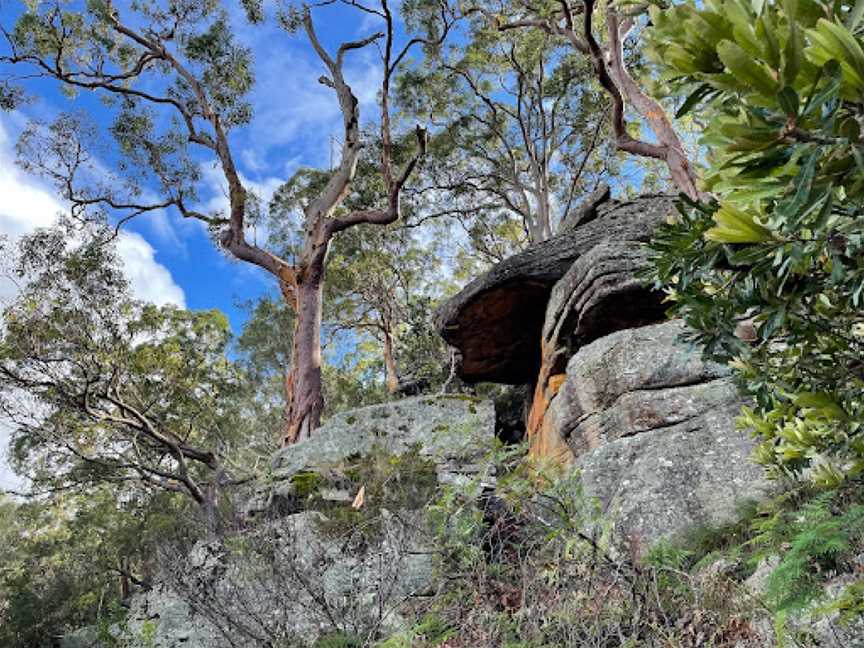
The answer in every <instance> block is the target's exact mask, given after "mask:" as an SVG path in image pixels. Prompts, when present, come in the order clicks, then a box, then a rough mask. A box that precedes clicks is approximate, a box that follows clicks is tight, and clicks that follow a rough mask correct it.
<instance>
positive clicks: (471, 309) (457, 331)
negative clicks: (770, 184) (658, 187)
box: [435, 195, 673, 384]
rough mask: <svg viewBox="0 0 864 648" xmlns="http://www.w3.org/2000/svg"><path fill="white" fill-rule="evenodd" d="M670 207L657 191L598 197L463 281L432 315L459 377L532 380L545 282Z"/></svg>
mask: <svg viewBox="0 0 864 648" xmlns="http://www.w3.org/2000/svg"><path fill="white" fill-rule="evenodd" d="M672 210H673V206H672V198H671V197H670V196H662V195H648V196H642V197H640V198H637V199H635V200H632V201H627V202H616V201H609V202H606V203H603V204H602V205H600V206H599V207H598V208H597V217H596V218H594V219H593V220H591V221H590V222H587V223H585V224H583V225H581V226H579V227H577V228H576V229H574V230H570V231H565V232H563V233H562V234H559V235H558V236H555V237H553V238H552V239H549V240H548V241H544V242H543V243H539V244H537V245H534V246H532V247H530V248H528V249H527V250H525V251H524V252H522V253H520V254H517V255H515V256H513V257H511V258H509V259H507V260H505V261H503V262H502V263H499V264H498V265H496V266H495V267H494V268H492V270H491V271H489V272H488V273H487V274H486V275H483V276H482V277H479V278H477V279H475V280H474V281H472V282H471V283H470V284H468V285H467V286H466V287H465V288H464V289H463V290H462V291H461V292H460V293H459V294H457V295H456V296H455V297H453V298H452V299H450V300H449V301H448V302H446V303H445V304H444V305H443V306H441V308H439V310H438V312H437V313H436V316H435V321H436V325H437V327H438V329H439V331H440V332H441V334H442V336H443V337H444V339H445V340H446V341H447V342H448V343H449V344H450V345H452V346H454V347H456V348H458V349H459V351H460V352H461V354H462V365H461V371H460V375H461V376H462V378H464V379H465V380H468V381H472V382H476V381H483V380H486V381H493V382H501V383H508V384H526V383H532V382H534V381H535V380H536V378H537V372H538V369H539V367H540V358H541V352H540V340H541V332H542V330H543V323H544V320H545V313H546V306H547V304H548V302H549V297H550V294H551V292H552V287H553V285H554V284H555V283H556V282H557V281H558V280H559V279H561V278H562V277H563V276H564V275H565V273H567V271H568V270H569V269H570V268H571V266H573V263H574V261H576V260H577V259H578V258H579V257H581V256H583V255H585V254H587V253H588V252H590V251H591V250H592V249H593V248H594V247H596V246H598V245H600V244H602V243H607V242H612V241H614V242H617V243H621V244H625V245H626V242H630V244H631V247H632V248H636V247H638V245H636V244H638V243H640V242H645V241H647V240H648V239H649V238H650V237H651V235H652V234H653V232H654V231H655V230H656V228H657V227H658V226H659V225H660V224H661V223H663V222H664V221H665V219H666V217H667V216H668V215H669V213H671V212H672ZM586 271H587V268H586ZM586 285H587V284H586ZM607 330H608V329H607Z"/></svg>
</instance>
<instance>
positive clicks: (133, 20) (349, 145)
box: [2, 0, 447, 443]
mask: <svg viewBox="0 0 864 648" xmlns="http://www.w3.org/2000/svg"><path fill="white" fill-rule="evenodd" d="M221 4H222V3H220V2H218V1H217V0H205V1H201V0H147V1H145V2H136V3H132V4H130V5H124V6H123V7H122V8H121V6H120V5H118V4H115V3H114V2H113V1H112V0H96V1H95V2H88V3H86V6H85V7H84V8H82V9H80V10H75V9H73V8H71V7H70V6H69V5H67V4H66V3H65V2H62V1H61V0H50V1H47V2H38V3H33V4H32V5H30V7H29V8H28V10H27V11H26V12H25V13H24V14H23V15H22V16H21V18H20V20H19V21H18V23H17V24H16V26H15V28H14V30H12V31H11V33H9V34H7V40H8V44H9V47H10V49H11V52H10V53H9V54H8V55H5V56H3V57H2V60H3V61H4V62H5V63H7V64H11V65H13V66H21V67H22V68H25V69H24V70H22V72H21V74H20V75H19V76H21V77H32V76H41V77H47V78H49V79H53V80H55V81H57V82H58V83H59V84H60V85H61V87H62V88H63V89H64V90H65V91H67V92H70V93H78V92H93V93H96V94H98V95H99V96H100V98H102V99H104V100H105V101H106V103H108V104H109V105H110V106H112V107H113V108H114V115H115V119H114V122H113V124H112V125H111V126H110V127H108V128H106V129H98V128H96V129H93V130H92V131H89V130H87V129H85V128H83V125H82V123H81V120H80V119H78V118H76V117H71V116H69V115H64V116H62V117H61V118H60V119H59V120H58V121H57V122H56V123H55V124H53V125H52V126H51V127H50V128H47V129H44V128H41V129H32V130H31V131H30V137H29V145H28V146H25V147H23V149H22V150H23V151H24V154H25V156H24V157H25V164H26V165H27V166H28V167H29V168H30V169H32V170H34V171H38V172H41V173H43V174H45V175H47V176H48V177H49V178H51V179H53V180H54V181H55V182H56V185H57V187H58V190H59V191H60V192H61V195H62V197H63V199H64V200H65V201H67V202H68V203H69V204H70V205H71V208H72V213H73V215H74V216H75V217H77V218H104V217H105V216H106V215H107V216H111V217H113V218H115V219H117V220H118V221H119V222H123V221H125V220H127V219H129V218H135V217H139V216H141V215H144V214H148V213H154V212H157V211H159V210H166V209H172V210H175V211H176V212H177V213H179V214H180V215H182V216H183V217H185V218H191V219H197V220H200V221H203V222H204V223H205V224H206V225H207V226H208V227H209V228H210V229H211V231H212V232H213V236H214V239H215V241H216V242H217V243H218V245H219V246H220V247H221V248H222V249H224V250H225V251H227V252H228V253H229V254H230V255H231V256H233V257H234V258H236V259H238V260H240V261H243V262H246V263H250V264H253V265H255V266H257V267H258V268H260V269H262V270H264V271H265V272H267V273H269V274H270V275H271V276H272V277H273V278H274V280H275V281H276V282H277V284H278V286H279V288H280V290H281V293H282V295H283V296H284V299H285V300H286V302H287V303H288V304H289V305H290V306H291V308H292V310H293V311H294V312H295V315H296V318H295V326H294V332H293V337H292V342H293V350H292V361H291V369H290V373H289V375H288V376H287V379H286V391H287V393H288V406H287V411H286V416H285V418H286V421H285V430H284V435H283V442H284V443H291V442H294V441H296V440H298V439H300V438H304V437H308V436H309V435H310V434H311V432H312V431H313V430H314V429H315V428H316V427H317V426H318V425H319V422H320V416H321V411H322V408H323V399H322V395H321V342H320V330H321V315H322V292H323V284H324V270H325V261H326V257H327V252H328V249H329V246H330V243H331V241H332V240H333V238H334V236H336V235H338V234H339V233H340V232H343V231H345V230H347V229H349V228H351V227H354V226H356V225H360V224H374V225H385V224H388V223H392V222H394V221H396V220H398V219H399V217H400V211H401V206H400V195H401V192H402V189H403V187H404V186H405V184H406V183H407V182H408V180H409V178H410V177H411V174H412V172H413V170H414V168H415V166H416V165H417V163H418V161H419V159H420V158H421V156H422V155H423V153H424V151H425V142H426V138H425V132H424V131H422V129H418V141H417V143H416V145H415V147H414V151H413V154H412V155H410V156H409V157H408V159H407V160H406V161H405V163H404V164H403V165H401V167H400V168H395V167H394V164H393V162H392V146H393V144H392V137H393V136H392V133H391V131H392V119H391V109H390V100H391V97H390V95H391V90H390V86H391V79H392V78H393V77H394V75H395V74H396V73H397V71H398V69H399V68H400V66H401V65H402V64H403V63H404V62H405V60H406V56H407V54H408V51H409V50H410V48H412V47H414V46H415V45H420V44H424V43H425V44H426V45H434V43H433V42H432V41H433V40H435V39H438V38H441V37H443V35H444V33H445V32H446V28H447V25H446V24H444V25H443V26H441V27H439V28H438V32H437V34H436V35H434V36H432V37H430V39H431V40H428V41H427V40H424V39H411V40H409V41H407V42H406V43H404V44H400V43H397V40H398V34H397V30H396V29H395V27H394V23H395V20H394V16H393V12H392V10H391V8H390V6H389V3H388V1H387V0H380V2H379V3H377V4H375V5H372V6H365V5H360V4H358V3H353V2H346V3H344V4H346V5H348V6H350V7H351V8H352V10H356V11H358V12H360V13H361V14H362V16H363V17H364V18H365V19H374V20H375V21H376V22H377V23H378V24H379V25H380V26H381V31H379V32H376V33H373V34H371V35H369V36H368V37H364V38H361V39H359V40H356V41H347V42H343V43H341V44H340V45H339V46H338V47H336V49H335V51H329V50H328V49H327V47H325V45H324V44H323V43H322V42H321V40H320V39H319V37H318V33H317V31H316V27H315V23H314V21H313V9H312V8H309V7H301V8H299V9H298V8H292V9H289V10H286V11H285V12H284V13H283V14H282V15H281V24H282V25H283V26H284V27H285V28H286V29H287V30H288V31H289V32H293V31H298V30H302V31H303V32H304V33H305V35H306V38H307V40H308V42H309V44H310V46H311V48H312V50H313V51H314V52H315V54H316V56H317V57H318V59H319V60H320V62H321V64H322V65H323V67H324V69H325V73H324V74H323V75H322V76H321V77H320V78H319V79H318V82H319V83H321V84H323V85H324V86H326V87H328V88H330V89H332V90H333V92H334V94H335V97H336V100H337V102H338V105H339V108H340V111H341V118H342V119H341V121H342V131H343V132H342V138H341V141H342V147H341V157H340V160H339V162H338V164H337V165H336V167H335V169H333V170H332V171H331V172H330V173H329V174H328V179H327V182H326V184H325V185H324V187H323V188H322V190H321V192H320V194H318V195H317V196H316V197H315V199H314V200H312V201H310V202H309V204H308V205H307V208H306V209H305V211H304V213H303V216H302V223H300V224H299V229H300V231H301V232H302V245H301V247H300V248H299V250H298V254H297V255H296V256H295V257H294V258H283V257H281V256H279V254H278V251H273V250H269V249H266V248H265V247H262V246H261V245H259V244H258V243H257V242H256V241H255V240H254V238H253V237H250V236H248V235H247V234H248V230H249V228H250V227H251V226H253V225H254V224H255V220H256V218H257V217H258V215H259V213H260V210H259V205H258V201H256V200H255V198H254V196H253V195H251V194H250V192H249V190H248V188H247V187H246V186H245V185H244V181H243V179H242V177H241V174H240V172H239V170H238V167H237V164H236V161H235V160H236V155H235V151H234V149H233V147H232V141H231V138H230V133H231V132H232V130H233V129H236V128H237V127H239V126H242V125H244V124H247V123H248V122H249V121H250V120H251V119H252V118H253V114H254V107H253V106H251V105H250V104H249V102H248V100H247V94H248V92H249V90H250V89H251V88H252V87H253V83H254V79H253V74H252V54H251V52H250V50H249V49H248V48H246V47H244V46H243V45H242V44H240V43H239V42H238V41H237V39H236V37H235V35H234V34H233V33H232V29H231V24H230V21H229V18H228V15H227V12H226V11H225V10H224V9H223V7H222V6H221ZM243 4H244V6H245V8H246V9H247V13H248V15H249V17H250V18H251V19H253V20H260V19H262V17H263V11H262V3H261V2H256V1H255V0H249V1H246V2H244V3H243ZM433 31H434V30H433ZM372 46H374V47H375V51H377V52H379V54H380V57H379V59H378V62H379V65H380V72H381V85H380V90H379V104H380V113H379V115H378V116H377V118H378V124H379V126H380V146H379V158H380V164H379V171H380V174H381V178H382V183H383V185H384V187H385V189H386V191H385V200H384V201H383V203H381V204H379V205H375V206H370V207H368V208H365V209H362V210H358V211H350V212H346V211H340V212H339V213H338V215H337V211H339V207H340V205H341V203H342V201H343V200H344V198H345V196H346V194H347V193H348V191H349V190H350V187H351V184H352V182H353V180H354V176H355V173H356V168H357V161H358V157H359V154H360V151H361V149H362V146H363V142H362V141H361V130H360V118H361V116H360V108H359V101H358V100H357V97H356V95H355V93H354V91H353V89H352V88H351V86H350V85H349V84H348V82H347V81H346V79H345V74H344V68H345V60H346V57H347V56H348V55H350V54H351V53H353V52H356V51H357V50H361V49H364V48H369V47H372ZM288 63H289V62H288V61H286V64H288ZM106 134H110V135H111V136H112V137H113V140H114V142H115V143H116V145H117V146H116V151H114V152H113V153H112V155H109V156H105V157H103V158H101V159H97V158H96V157H94V156H95V153H94V150H95V149H94V142H93V140H97V139H98V136H100V135H106ZM202 162H208V163H215V165H216V166H217V168H218V169H219V170H220V172H221V174H222V176H223V177H224V181H225V184H226V185H227V198H228V209H227V212H226V213H216V214H212V213H204V212H203V211H201V210H200V209H196V205H197V204H198V188H199V186H200V183H201V181H202V178H201V168H202ZM106 165H108V166H113V168H108V169H106V168H105V166H106Z"/></svg>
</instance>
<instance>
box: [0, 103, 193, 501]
mask: <svg viewBox="0 0 864 648" xmlns="http://www.w3.org/2000/svg"><path fill="white" fill-rule="evenodd" d="M16 121H20V120H19V118H18V117H17V116H15V117H12V118H9V117H8V116H5V115H0V236H2V235H5V236H6V237H8V238H9V240H10V241H15V240H16V239H18V238H20V237H21V236H24V235H26V234H28V233H30V232H32V231H34V230H35V229H37V228H39V227H47V226H50V225H51V224H52V223H53V222H55V221H56V219H57V215H58V214H59V213H61V212H62V211H63V205H62V204H61V202H60V201H59V200H57V198H55V197H54V195H52V193H51V191H50V190H49V189H47V188H46V187H45V186H44V185H42V184H41V183H40V182H39V181H38V180H37V179H35V178H32V177H30V176H28V175H26V174H24V173H23V172H21V171H20V170H19V169H18V168H17V167H16V166H15V163H14V162H15V154H14V142H13V141H12V136H11V134H10V131H11V130H12V128H10V127H12V126H13V124H14V122H16ZM117 249H118V252H119V255H120V258H121V260H122V262H123V269H124V272H125V274H126V276H127V277H128V279H129V282H130V284H131V287H132V291H133V293H134V294H135V296H136V297H138V298H139V299H144V300H146V301H150V302H153V303H155V304H160V305H161V304H176V305H178V306H181V307H183V306H185V304H186V298H185V295H184V293H183V289H182V288H180V286H178V285H177V284H176V283H175V282H174V280H173V278H172V277H171V273H170V272H169V271H168V269H167V268H166V267H165V266H163V265H161V264H160V263H158V262H157V261H156V258H155V250H154V249H153V247H152V246H151V245H150V244H149V243H148V242H147V241H146V240H144V238H143V237H142V236H141V235H140V234H137V233H135V232H129V231H121V233H120V236H119V237H118V242H117ZM17 291H18V287H17V285H16V284H15V282H14V281H13V280H12V279H10V278H8V277H4V276H3V275H2V274H0V302H2V301H4V300H6V299H9V298H11V297H14V295H15V294H16V293H17ZM9 432H10V431H9V426H8V423H7V422H4V421H3V420H2V419H0V489H11V490H15V489H21V488H22V487H23V486H24V483H23V482H22V481H21V479H20V478H19V477H18V476H17V475H15V474H14V473H13V472H12V471H11V469H10V468H9V466H8V465H7V463H6V461H5V457H4V456H3V450H2V449H5V447H6V444H7V441H8V438H9Z"/></svg>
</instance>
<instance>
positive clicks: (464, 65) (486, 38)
mask: <svg viewBox="0 0 864 648" xmlns="http://www.w3.org/2000/svg"><path fill="white" fill-rule="evenodd" d="M460 6H461V5H460ZM436 10H437V9H436V7H435V6H424V5H422V4H421V5H420V6H419V7H416V8H415V9H414V11H413V12H412V13H409V14H408V18H409V21H411V22H412V23H416V28H417V29H422V24H423V23H422V18H423V17H425V16H428V13H427V12H432V11H436ZM451 11H453V12H454V16H456V17H458V19H459V24H460V26H461V32H460V38H459V39H458V41H459V42H456V40H455V39H454V42H452V43H451V44H450V45H449V46H448V47H446V48H441V49H440V50H439V51H438V52H437V56H434V57H429V58H427V59H426V60H425V61H424V65H423V66H422V67H418V68H411V69H407V70H405V72H404V73H403V74H402V75H401V77H400V91H401V92H402V95H403V100H404V103H405V104H406V105H409V106H411V108H412V110H414V111H415V112H416V113H417V114H422V115H424V116H426V115H430V116H431V118H432V120H433V123H435V124H436V126H438V131H437V132H436V138H435V140H434V141H433V145H432V148H431V153H432V154H433V155H435V156H436V158H440V161H439V163H438V164H435V165H432V167H431V169H430V170H429V172H428V174H427V175H428V177H424V178H423V182H422V183H418V184H420V187H422V189H418V193H420V194H421V196H422V195H424V194H425V195H427V196H429V198H430V200H429V201H428V202H429V205H428V206H427V209H426V210H425V211H426V212H427V213H432V214H446V215H450V216H456V217H459V218H461V219H463V220H473V221H474V222H472V224H471V233H472V234H474V235H475V238H478V242H479V243H481V246H482V243H483V242H484V240H485V239H484V236H483V234H484V233H485V234H486V235H487V236H486V237H485V238H489V236H488V235H489V234H490V233H491V234H492V236H491V238H493V239H494V238H495V233H494V232H490V230H492V229H493V227H495V224H496V223H500V222H502V221H503V222H507V221H508V220H510V221H512V220H515V222H516V223H517V224H518V232H516V233H515V237H514V236H513V234H514V233H513V232H511V233H510V236H511V237H512V238H516V242H515V245H511V249H510V250H507V252H512V247H520V246H521V245H523V244H525V243H535V242H537V241H542V240H545V239H547V238H549V237H550V236H551V235H552V234H553V233H554V230H555V228H556V226H557V225H558V224H559V223H561V222H563V221H565V220H567V218H568V217H570V216H571V215H572V213H573V212H574V211H575V209H576V207H578V205H579V201H580V198H582V197H584V195H585V194H586V193H590V192H591V191H592V190H593V189H596V185H597V183H598V182H599V181H600V179H601V178H602V177H603V176H604V175H606V174H607V173H608V172H609V170H610V166H614V150H611V149H610V147H608V146H605V143H606V133H607V131H608V130H609V119H608V118H607V113H608V106H607V104H608V100H607V99H606V97H605V96H604V94H603V92H602V89H601V88H599V87H598V86H597V84H596V82H595V81H594V75H593V70H592V68H591V66H590V64H589V63H588V62H587V61H586V60H585V59H584V57H581V56H579V55H574V54H573V53H572V51H571V49H570V47H569V44H568V42H567V41H566V40H565V39H564V38H563V37H561V36H559V35H557V34H551V33H549V34H547V33H545V32H541V31H528V30H521V31H520V30H508V31H500V30H498V29H497V28H496V26H495V25H493V24H490V22H489V21H488V20H487V19H486V17H485V16H484V15H483V14H481V13H479V12H476V11H468V12H467V13H465V14H462V13H460V9H459V8H456V7H453V8H451ZM441 203H443V204H444V205H445V206H444V207H443V208H442V207H441V206H440V204H441ZM421 213H422V212H421ZM498 234H499V236H500V235H505V236H506V235H507V232H506V230H504V229H500V228H499V229H498ZM483 247H486V248H488V249H489V250H490V252H491V253H492V254H490V256H493V257H494V255H495V253H494V251H493V250H494V247H493V246H492V245H486V246H483Z"/></svg>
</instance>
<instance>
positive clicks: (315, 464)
mask: <svg viewBox="0 0 864 648" xmlns="http://www.w3.org/2000/svg"><path fill="white" fill-rule="evenodd" d="M494 438H495V406H494V404H493V403H492V402H491V401H487V400H481V399H479V398H474V397H472V396H465V395H462V394H442V395H438V396H418V397H415V398H405V399H401V400H396V401H391V402H389V403H383V404H381V405H370V406H369V407H363V408H360V409H355V410H350V411H347V412H343V413H341V414H337V415H336V416H334V417H332V418H331V419H329V420H328V421H327V422H326V423H325V424H324V425H323V426H321V427H320V428H319V429H318V430H317V431H316V432H315V434H314V435H313V436H312V437H311V438H310V439H305V440H303V441H300V442H299V443H295V444H293V445H290V446H287V447H285V448H282V449H281V450H279V451H277V452H276V454H274V455H273V458H272V460H271V469H270V475H269V478H268V479H267V480H266V481H265V482H262V483H259V484H257V485H256V487H255V491H254V493H253V494H252V495H251V496H250V498H249V500H248V501H247V502H246V504H245V507H244V508H245V513H246V514H247V515H248V516H255V515H259V514H261V513H263V512H266V511H270V510H272V509H273V508H274V507H275V508H281V509H283V510H287V511H288V512H293V511H295V510H297V509H298V507H302V502H300V501H298V497H297V487H298V482H297V479H295V478H296V476H297V475H298V474H299V473H304V474H305V473H308V472H310V471H311V472H315V471H326V470H328V469H329V468H330V467H331V466H334V465H336V464H339V463H341V462H344V461H345V460H347V459H350V458H352V457H358V456H363V455H368V454H369V453H370V452H372V451H373V450H377V451H379V452H382V453H387V454H393V455H400V454H405V453H411V454H414V455H416V456H418V457H420V458H424V459H428V460H429V461H431V462H432V463H433V464H434V466H435V471H436V474H437V479H438V481H439V482H442V483H443V482H448V481H453V480H458V479H465V478H468V476H470V475H475V474H476V473H477V472H478V471H481V470H485V464H484V463H483V458H484V456H485V455H486V453H487V452H488V450H489V448H490V444H491V443H492V442H493V440H494Z"/></svg>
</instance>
